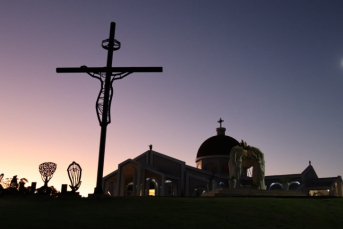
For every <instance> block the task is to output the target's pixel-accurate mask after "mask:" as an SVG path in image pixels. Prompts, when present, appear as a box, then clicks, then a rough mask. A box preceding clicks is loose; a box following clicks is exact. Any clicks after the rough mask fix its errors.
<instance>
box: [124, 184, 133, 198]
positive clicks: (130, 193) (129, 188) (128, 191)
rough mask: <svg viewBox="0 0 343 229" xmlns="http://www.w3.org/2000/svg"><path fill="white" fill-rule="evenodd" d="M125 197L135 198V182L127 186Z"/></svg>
mask: <svg viewBox="0 0 343 229" xmlns="http://www.w3.org/2000/svg"><path fill="white" fill-rule="evenodd" d="M125 196H133V182H130V183H128V184H127V185H126V187H125Z"/></svg>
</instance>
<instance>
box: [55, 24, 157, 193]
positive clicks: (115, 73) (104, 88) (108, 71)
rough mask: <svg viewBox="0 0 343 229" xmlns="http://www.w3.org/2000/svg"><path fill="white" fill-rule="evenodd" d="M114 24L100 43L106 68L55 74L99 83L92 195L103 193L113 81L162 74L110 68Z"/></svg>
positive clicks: (144, 69) (60, 70)
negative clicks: (83, 75) (79, 76)
mask: <svg viewBox="0 0 343 229" xmlns="http://www.w3.org/2000/svg"><path fill="white" fill-rule="evenodd" d="M115 26H116V24H115V23H114V22H111V29H110V38H109V39H106V40H103V41H102V47H103V48H104V49H106V50H108V52H107V66H106V67H95V68H88V67H86V66H81V67H80V68H56V72H57V73H81V72H82V73H88V74H89V75H90V76H92V77H94V78H97V79H99V80H100V82H101V89H100V92H99V95H98V99H97V103H96V105H95V107H96V111H97V116H98V120H99V123H100V126H101V136H100V148H99V162H98V174H97V185H96V188H95V190H94V193H99V194H100V193H101V194H102V193H103V191H102V176H103V169H104V157H105V143H106V130H107V125H108V124H109V123H111V115H110V110H111V102H112V96H113V87H112V83H113V81H114V80H119V79H123V78H124V77H126V76H128V75H129V74H131V73H133V72H162V71H163V70H162V67H112V59H113V51H116V50H118V49H120V42H119V41H117V40H116V39H114V32H115Z"/></svg>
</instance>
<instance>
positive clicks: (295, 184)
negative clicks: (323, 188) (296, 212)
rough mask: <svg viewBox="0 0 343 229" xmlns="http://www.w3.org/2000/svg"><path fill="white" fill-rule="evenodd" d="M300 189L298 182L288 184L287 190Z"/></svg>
mask: <svg viewBox="0 0 343 229" xmlns="http://www.w3.org/2000/svg"><path fill="white" fill-rule="evenodd" d="M299 187H300V182H299V181H292V182H290V183H289V188H288V190H298V188H299Z"/></svg>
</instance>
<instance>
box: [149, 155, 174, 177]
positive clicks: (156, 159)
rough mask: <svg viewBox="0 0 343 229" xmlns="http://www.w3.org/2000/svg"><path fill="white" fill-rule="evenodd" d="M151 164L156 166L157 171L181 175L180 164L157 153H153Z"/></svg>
mask: <svg viewBox="0 0 343 229" xmlns="http://www.w3.org/2000/svg"><path fill="white" fill-rule="evenodd" d="M153 165H154V166H156V167H157V169H158V171H160V172H162V173H166V174H169V175H172V176H176V177H180V176H181V164H180V163H177V162H174V161H171V160H168V159H166V158H163V157H161V156H159V155H156V154H154V155H153Z"/></svg>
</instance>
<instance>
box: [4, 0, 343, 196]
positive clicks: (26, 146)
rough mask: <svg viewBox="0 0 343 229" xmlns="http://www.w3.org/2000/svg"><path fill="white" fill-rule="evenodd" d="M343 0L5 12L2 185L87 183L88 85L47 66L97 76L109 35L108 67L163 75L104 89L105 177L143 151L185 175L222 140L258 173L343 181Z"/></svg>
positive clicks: (90, 169) (95, 146)
mask: <svg viewBox="0 0 343 229" xmlns="http://www.w3.org/2000/svg"><path fill="white" fill-rule="evenodd" d="M342 12H343V1H340V0H336V1H315V0H311V1H300V0H296V1H295V0H294V1H291V0H288V1H277V0H273V1H272V0H270V1H229V0H227V1H219V0H218V1H199V0H197V1H176V0H173V1H138V0H137V1H130V0H127V1H86V0H82V1H61V0H60V1H14V0H13V1H2V2H1V3H0V76H1V77H0V104H1V107H2V109H1V119H0V127H1V131H0V155H1V157H0V173H4V174H5V177H12V176H13V175H18V177H19V178H22V177H26V178H28V179H29V181H30V182H32V181H36V182H38V184H37V186H38V187H40V186H41V185H43V182H42V181H41V178H40V174H39V172H38V165H39V164H40V163H43V162H46V161H52V162H55V163H57V170H56V173H55V175H54V176H55V177H54V178H53V179H52V180H51V182H50V185H54V186H56V187H57V189H60V187H61V186H60V185H61V184H62V183H69V179H68V176H67V172H66V170H67V167H68V165H69V164H70V163H71V162H72V161H76V162H77V163H79V164H80V165H81V166H82V168H83V178H82V181H83V183H82V185H81V188H80V192H81V194H83V195H86V194H87V193H91V192H93V188H94V187H95V183H96V171H97V162H98V150H99V139H100V126H99V124H98V120H97V117H96V112H95V108H94V107H95V101H96V98H97V95H98V92H99V89H100V83H99V82H98V80H96V79H93V78H91V77H90V76H88V75H87V74H57V73H56V67H79V66H81V65H87V66H89V67H98V66H99V67H100V66H105V65H106V58H107V53H106V50H104V49H102V48H101V41H102V40H104V39H107V38H108V34H109V29H110V23H111V22H112V21H114V22H116V24H117V26H116V39H117V40H119V41H120V42H121V49H120V50H119V51H116V52H115V53H114V57H113V66H117V67H124V66H135V67H141V66H142V67H143V66H162V67H163V70H164V71H163V73H136V74H132V75H130V76H128V77H127V78H125V79H123V80H119V81H115V83H114V96H113V101H112V110H111V113H112V123H111V124H110V125H109V126H108V129H107V146H106V154H105V169H104V175H106V174H108V173H110V172H112V171H114V170H116V169H117V165H118V164H119V163H120V162H122V161H124V160H126V159H128V158H134V157H136V156H138V155H139V154H141V153H143V152H145V151H146V150H148V145H149V144H153V146H154V148H153V149H154V150H155V151H158V152H160V153H163V154H166V155H168V156H171V157H175V158H177V159H180V160H183V161H185V162H186V163H187V164H188V165H191V166H194V165H195V162H194V160H195V157H196V153H197V151H198V149H199V147H200V145H201V143H202V142H203V141H205V140H206V139H207V138H209V137H211V136H213V135H215V128H216V127H218V126H219V124H218V123H217V121H218V120H219V118H220V117H221V118H222V119H224V120H225V122H224V123H223V126H224V127H226V128H227V131H226V134H227V135H229V136H232V137H234V138H235V139H237V140H238V141H240V140H242V139H243V140H245V141H247V143H248V144H249V145H253V146H255V147H258V148H260V149H261V150H262V152H264V153H265V158H266V174H267V175H275V174H287V173H300V172H302V171H303V170H304V169H305V168H306V166H307V165H308V161H309V160H311V161H312V165H313V166H314V168H315V170H316V172H317V174H318V175H319V176H320V177H328V176H337V175H342V174H343V169H342V164H341V163H342V161H343V153H342V149H341V143H342V140H343V139H342V136H343V122H342V114H343V106H342V101H343V90H342V85H343V27H342V22H343V13H342Z"/></svg>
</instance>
